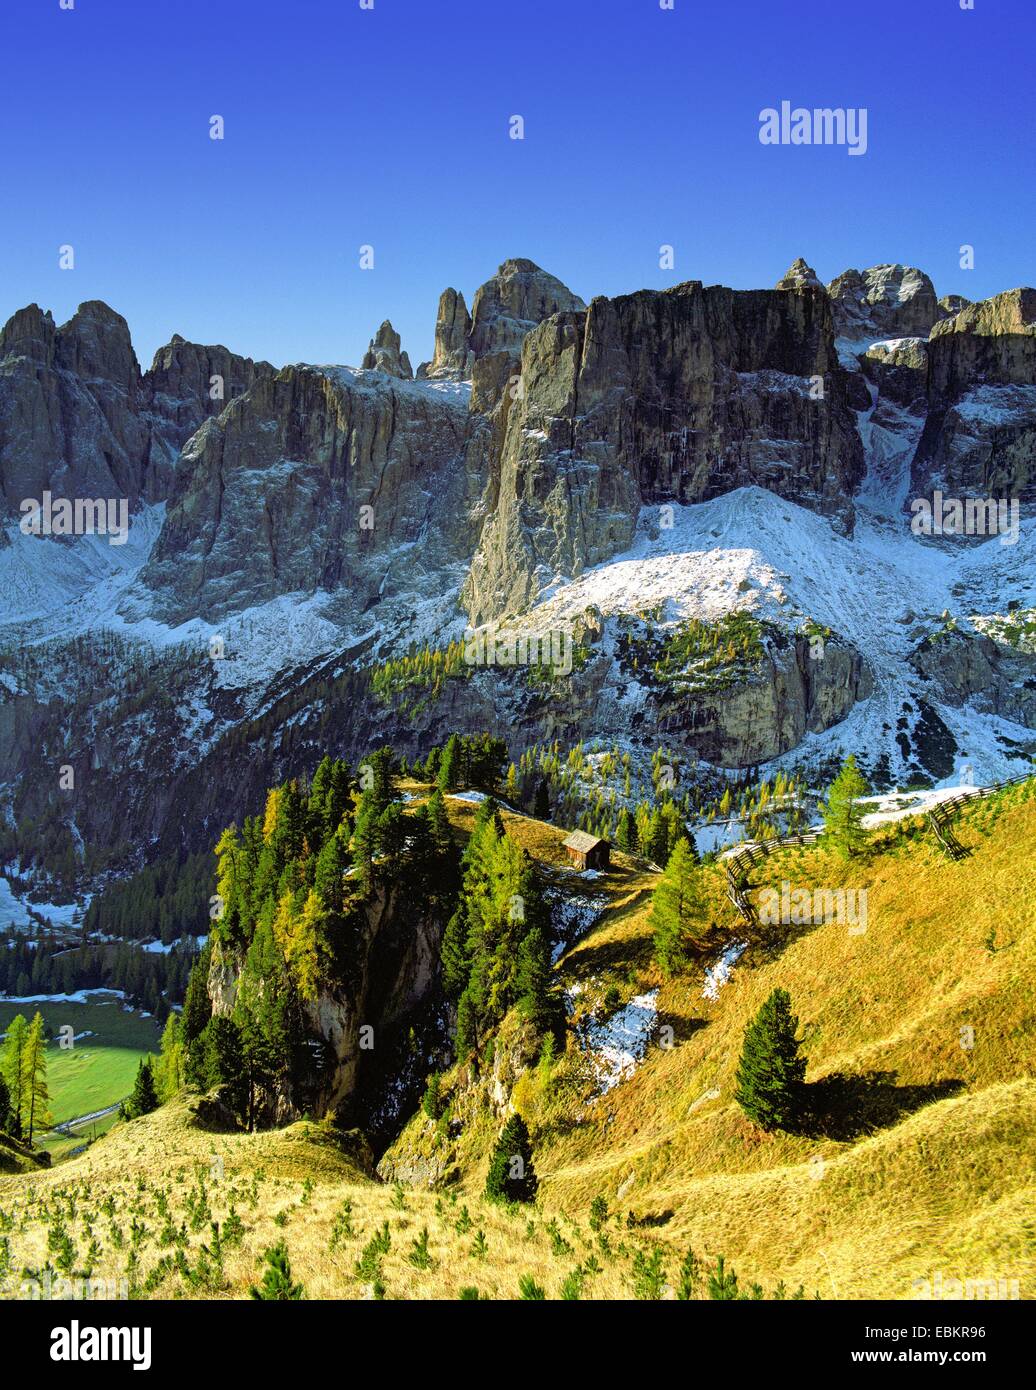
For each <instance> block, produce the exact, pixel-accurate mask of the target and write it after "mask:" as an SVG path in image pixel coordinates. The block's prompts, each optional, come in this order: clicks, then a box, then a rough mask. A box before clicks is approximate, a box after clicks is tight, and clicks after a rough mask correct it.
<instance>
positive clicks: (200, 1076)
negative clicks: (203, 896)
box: [180, 942, 212, 1090]
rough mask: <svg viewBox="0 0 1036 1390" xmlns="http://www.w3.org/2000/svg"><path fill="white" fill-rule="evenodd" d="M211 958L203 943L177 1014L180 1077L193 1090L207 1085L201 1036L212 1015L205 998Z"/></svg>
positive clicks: (209, 946) (205, 1063) (208, 945)
mask: <svg viewBox="0 0 1036 1390" xmlns="http://www.w3.org/2000/svg"><path fill="white" fill-rule="evenodd" d="M211 959H212V944H211V942H206V943H205V946H204V948H203V950H202V952H201V954H200V955H199V957H198V959H197V960H196V961H195V963H194V966H193V968H192V970H191V974H190V979H189V980H188V981H187V993H186V996H185V998H184V1005H183V1013H182V1014H181V1016H180V1042H181V1043H182V1045H183V1049H184V1054H185V1058H184V1079H185V1080H186V1082H187V1084H188V1085H189V1086H193V1087H194V1088H195V1089H196V1090H204V1089H205V1087H206V1086H207V1085H208V1084H209V1083H208V1057H207V1053H206V1048H205V1043H204V1042H203V1037H204V1034H205V1028H206V1026H207V1024H208V1022H209V1019H210V1018H211V1017H212V1000H211V999H210V998H209V963H210V961H211Z"/></svg>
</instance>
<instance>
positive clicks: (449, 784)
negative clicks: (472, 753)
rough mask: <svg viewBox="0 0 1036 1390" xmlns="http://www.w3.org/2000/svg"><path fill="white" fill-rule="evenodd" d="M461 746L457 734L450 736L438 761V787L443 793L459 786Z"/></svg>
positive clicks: (461, 772)
mask: <svg viewBox="0 0 1036 1390" xmlns="http://www.w3.org/2000/svg"><path fill="white" fill-rule="evenodd" d="M461 763H462V757H461V745H460V737H459V735H458V734H451V735H450V737H449V739H448V740H447V742H446V747H445V748H444V749H443V752H442V757H441V758H440V759H439V774H438V785H439V790H440V791H443V792H450V791H453V790H454V789H455V788H456V787H458V786H459V785H460V780H461V776H462V774H463V769H462V766H461Z"/></svg>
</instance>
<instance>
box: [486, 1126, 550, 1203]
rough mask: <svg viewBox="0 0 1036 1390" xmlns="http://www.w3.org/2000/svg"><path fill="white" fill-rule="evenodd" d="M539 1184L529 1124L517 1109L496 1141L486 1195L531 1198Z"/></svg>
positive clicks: (502, 1198)
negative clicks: (533, 1159) (533, 1158)
mask: <svg viewBox="0 0 1036 1390" xmlns="http://www.w3.org/2000/svg"><path fill="white" fill-rule="evenodd" d="M538 1186H539V1179H538V1178H537V1177H536V1171H535V1169H534V1168H533V1163H532V1144H531V1143H530V1141H529V1127H528V1125H527V1124H526V1123H525V1121H524V1120H523V1119H522V1117H521V1115H519V1114H518V1113H517V1111H516V1112H515V1113H514V1114H513V1115H511V1116H510V1117H509V1118H508V1120H507V1123H506V1124H505V1125H504V1127H503V1129H502V1130H501V1131H500V1138H499V1139H498V1140H497V1141H496V1148H495V1149H494V1150H493V1156H492V1158H491V1159H490V1161H489V1172H488V1173H487V1175H486V1196H487V1197H489V1198H491V1199H494V1200H497V1201H507V1202H531V1201H533V1200H534V1198H535V1196H536V1189H537V1187H538Z"/></svg>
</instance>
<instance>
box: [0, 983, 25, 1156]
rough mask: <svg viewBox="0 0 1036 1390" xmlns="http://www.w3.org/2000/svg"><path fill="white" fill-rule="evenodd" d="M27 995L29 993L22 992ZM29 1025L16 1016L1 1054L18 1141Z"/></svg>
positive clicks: (21, 1016)
mask: <svg viewBox="0 0 1036 1390" xmlns="http://www.w3.org/2000/svg"><path fill="white" fill-rule="evenodd" d="M21 992H22V993H26V992H27V991H21ZM28 1033H29V1024H28V1020H27V1019H26V1017H25V1015H24V1014H15V1016H14V1018H12V1019H11V1022H10V1023H9V1024H8V1025H7V1037H6V1039H5V1041H4V1047H3V1052H0V1074H2V1075H3V1078H4V1080H5V1081H6V1082H7V1089H8V1092H9V1093H10V1106H11V1114H12V1120H11V1131H10V1132H11V1133H12V1134H13V1135H14V1137H15V1138H16V1139H20V1138H21V1136H22V1126H23V1123H24V1119H25V1041H26V1038H27V1037H28Z"/></svg>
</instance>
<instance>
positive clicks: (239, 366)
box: [144, 333, 276, 444]
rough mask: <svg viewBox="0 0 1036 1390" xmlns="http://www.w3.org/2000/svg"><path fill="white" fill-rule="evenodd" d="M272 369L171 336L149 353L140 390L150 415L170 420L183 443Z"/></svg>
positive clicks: (223, 350) (216, 347) (222, 349)
mask: <svg viewBox="0 0 1036 1390" xmlns="http://www.w3.org/2000/svg"><path fill="white" fill-rule="evenodd" d="M275 371H276V368H275V367H273V366H272V365H271V364H270V363H269V362H253V361H252V359H251V358H250V357H239V356H238V354H237V353H236V352H231V351H230V350H229V349H228V348H225V347H223V345H222V344H215V345H209V346H203V345H202V344H200V343H190V342H188V341H187V340H186V339H185V338H181V337H180V335H179V333H174V334H173V336H172V338H171V339H170V340H169V342H168V343H166V345H165V347H160V348H159V349H158V351H157V352H156V353H155V357H154V361H153V362H152V363H151V367H150V370H149V371H148V372H146V373H145V376H144V390H145V394H146V397H147V400H148V405H149V408H150V410H151V412H152V413H153V414H154V415H155V416H156V417H157V418H159V419H160V420H163V421H167V422H170V423H171V424H172V425H173V426H174V427H175V432H176V433H175V438H177V439H179V441H180V443H181V444H183V443H185V442H186V441H187V440H188V439H189V438H190V437H191V435H192V434H193V433H194V432H195V430H196V429H198V428H199V427H200V426H201V425H202V423H203V422H204V421H205V420H207V419H208V418H209V416H210V415H219V414H220V412H221V411H222V410H223V409H224V407H225V406H226V405H227V403H228V402H229V401H232V400H233V399H234V397H235V396H241V395H243V394H244V393H245V392H246V391H250V390H251V388H252V387H253V386H254V385H255V383H256V382H257V381H258V380H259V379H260V378H261V377H270V376H273V375H274V372H275Z"/></svg>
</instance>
